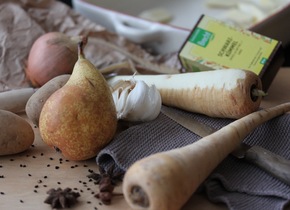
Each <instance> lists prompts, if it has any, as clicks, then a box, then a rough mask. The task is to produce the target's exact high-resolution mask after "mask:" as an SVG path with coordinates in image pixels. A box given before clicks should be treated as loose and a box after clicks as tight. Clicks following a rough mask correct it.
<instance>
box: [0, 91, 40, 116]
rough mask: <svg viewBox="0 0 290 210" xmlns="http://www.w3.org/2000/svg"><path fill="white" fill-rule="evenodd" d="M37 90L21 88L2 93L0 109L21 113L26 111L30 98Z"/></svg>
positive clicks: (0, 94) (0, 95)
mask: <svg viewBox="0 0 290 210" xmlns="http://www.w3.org/2000/svg"><path fill="white" fill-rule="evenodd" d="M36 90H37V89H35V88H30V87H28V88H21V89H15V90H9V91H6V92H1V93H0V109H2V110H6V111H10V112H14V113H19V112H23V111H24V110H25V106H26V103H27V101H28V100H29V98H30V97H31V96H32V95H33V94H34V93H35V92H36Z"/></svg>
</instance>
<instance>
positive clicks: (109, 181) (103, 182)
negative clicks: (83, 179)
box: [87, 166, 124, 205]
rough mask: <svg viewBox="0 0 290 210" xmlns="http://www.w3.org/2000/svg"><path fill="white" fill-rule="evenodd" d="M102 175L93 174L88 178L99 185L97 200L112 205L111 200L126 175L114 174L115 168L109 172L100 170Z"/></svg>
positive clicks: (111, 168)
mask: <svg viewBox="0 0 290 210" xmlns="http://www.w3.org/2000/svg"><path fill="white" fill-rule="evenodd" d="M99 170H100V174H98V173H94V172H92V173H91V174H89V175H88V176H87V177H88V178H91V179H94V180H95V181H96V184H98V185H99V193H97V194H96V195H95V197H96V198H98V199H100V200H101V201H102V203H103V204H105V205H109V204H111V200H112V198H113V196H114V195H116V194H114V193H113V191H114V188H115V186H116V185H117V184H118V183H119V182H121V181H122V180H123V176H124V173H116V174H114V173H113V172H114V166H112V167H110V168H109V170H108V171H105V170H104V169H103V168H101V167H100V168H99Z"/></svg>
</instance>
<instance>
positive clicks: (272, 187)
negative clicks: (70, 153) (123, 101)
mask: <svg viewBox="0 0 290 210" xmlns="http://www.w3.org/2000/svg"><path fill="white" fill-rule="evenodd" d="M175 111H176V112H179V113H180V114H183V115H189V116H190V117H193V118H195V119H197V120H199V121H200V122H202V123H204V124H207V125H210V126H212V127H214V128H216V129H220V128H222V127H223V126H225V125H227V124H229V123H230V122H232V121H233V120H230V119H220V118H211V117H207V116H204V115H200V114H193V113H189V112H185V111H182V110H179V109H175ZM289 137H290V115H289V114H285V115H282V116H279V117H277V118H274V119H272V120H270V121H268V122H266V123H265V124H263V125H261V126H259V127H258V128H256V129H255V130H254V131H253V132H252V133H251V134H249V135H248V136H247V137H246V138H245V140H244V142H245V143H247V144H249V145H259V146H262V147H264V148H265V149H268V150H269V151H272V152H273V153H276V154H278V155H280V156H282V157H284V158H286V159H290V142H289V140H290V138H289ZM199 139H200V137H199V136H197V135H196V134H194V133H192V132H190V131H189V130H187V129H185V128H184V127H182V126H181V125H179V124H177V123H176V122H174V121H173V120H171V119H169V118H168V117H166V116H165V115H163V114H162V113H160V115H159V116H158V117H157V118H156V119H155V120H153V121H150V122H145V123H142V124H138V125H135V126H132V127H129V128H128V129H126V130H125V131H123V132H121V133H119V134H118V135H116V137H115V138H114V139H113V141H112V142H111V143H110V144H109V145H108V146H107V147H105V148H104V149H103V150H102V151H101V152H100V153H99V154H98V156H97V157H96V161H97V164H98V165H99V166H100V167H102V168H104V169H105V170H107V169H108V168H110V167H111V166H112V165H114V167H115V170H116V171H118V172H120V171H123V172H125V171H126V170H127V169H128V167H129V166H130V165H131V164H133V163H134V162H135V161H137V160H139V159H141V158H144V157H146V156H149V155H151V154H154V153H157V152H161V151H166V150H170V149H173V148H178V147H182V146H185V145H188V144H190V143H193V142H195V141H197V140H199ZM201 161H202V160H201ZM203 186H204V189H205V190H206V192H207V195H208V197H209V199H210V200H211V201H213V202H223V203H225V204H226V205H227V206H228V208H229V209H233V210H243V209H247V210H248V209H263V210H267V209H269V210H273V209H275V210H276V209H283V208H284V207H285V206H286V204H287V203H289V201H290V186H289V185H287V184H285V183H283V182H281V181H280V180H278V179H276V178H274V177H273V176H271V175H270V174H268V173H267V172H265V171H263V170H261V169H260V168H258V167H256V166H254V165H253V164H251V163H248V162H246V161H245V160H243V159H237V158H235V157H233V156H228V157H227V158H226V159H225V160H224V161H223V162H222V163H220V164H219V166H218V167H217V168H216V169H215V170H214V171H213V172H212V173H211V175H210V176H209V177H208V178H207V180H206V181H205V182H204V183H203Z"/></svg>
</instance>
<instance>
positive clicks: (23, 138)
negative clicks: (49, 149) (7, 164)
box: [0, 110, 34, 156]
mask: <svg viewBox="0 0 290 210" xmlns="http://www.w3.org/2000/svg"><path fill="white" fill-rule="evenodd" d="M0 120H1V121H0V156H1V155H12V154H17V153H20V152H23V151H25V150H27V149H28V148H29V147H30V146H31V145H32V144H33V142H34V131H33V129H32V127H31V125H30V124H29V123H28V122H27V121H26V120H25V119H24V118H22V117H20V116H19V115H17V114H15V113H13V112H10V111H6V110H0Z"/></svg>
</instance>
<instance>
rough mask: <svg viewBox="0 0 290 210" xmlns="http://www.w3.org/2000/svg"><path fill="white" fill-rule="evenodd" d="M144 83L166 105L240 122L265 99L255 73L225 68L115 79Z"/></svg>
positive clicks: (114, 79) (117, 77)
mask: <svg viewBox="0 0 290 210" xmlns="http://www.w3.org/2000/svg"><path fill="white" fill-rule="evenodd" d="M132 78H133V79H135V80H143V81H144V82H145V83H147V84H148V85H153V84H154V85H155V86H156V88H157V89H158V90H159V91H160V94H161V98H162V103H163V104H165V105H167V106H174V107H178V108H180V109H183V110H186V111H190V112H195V113H201V114H205V115H208V116H211V117H222V118H233V119H238V118H241V117H243V116H245V115H247V114H250V113H252V112H254V111H257V110H258V108H259V106H260V103H261V99H262V96H261V95H260V93H261V92H262V91H261V90H262V84H261V80H260V78H259V77H258V76H257V75H256V74H255V73H253V72H250V71H246V70H239V69H225V70H215V71H206V72H194V73H182V74H173V75H172V74H170V75H169V74H167V75H166V74H165V75H135V76H134V77H132V76H115V77H113V78H111V79H109V80H108V83H109V84H110V85H112V84H114V82H116V81H117V80H130V79H132Z"/></svg>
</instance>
